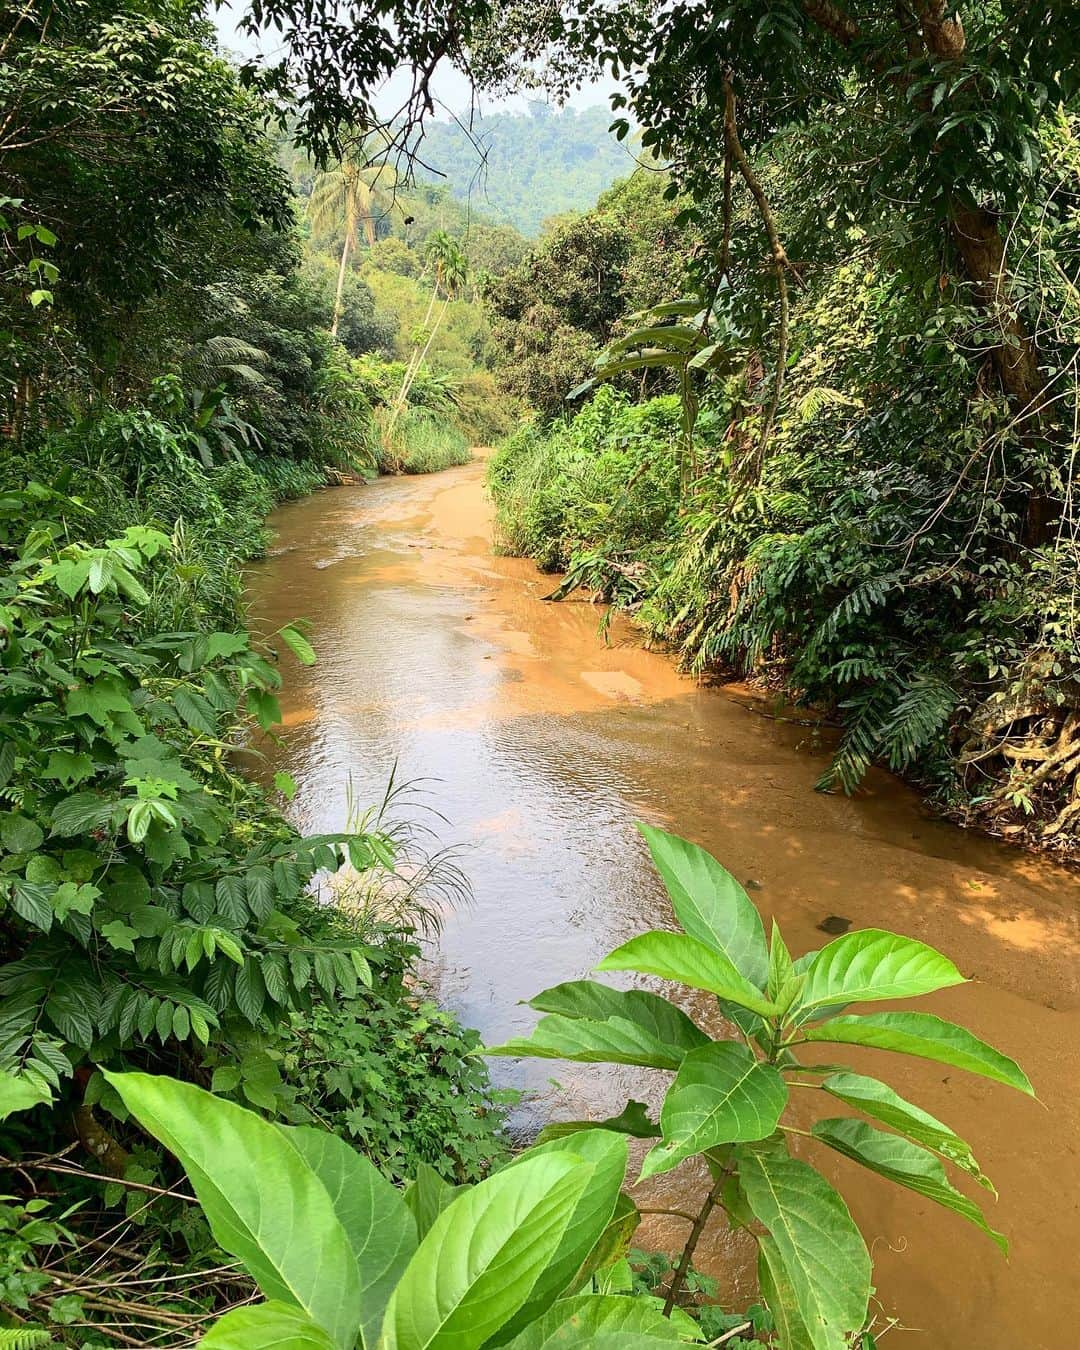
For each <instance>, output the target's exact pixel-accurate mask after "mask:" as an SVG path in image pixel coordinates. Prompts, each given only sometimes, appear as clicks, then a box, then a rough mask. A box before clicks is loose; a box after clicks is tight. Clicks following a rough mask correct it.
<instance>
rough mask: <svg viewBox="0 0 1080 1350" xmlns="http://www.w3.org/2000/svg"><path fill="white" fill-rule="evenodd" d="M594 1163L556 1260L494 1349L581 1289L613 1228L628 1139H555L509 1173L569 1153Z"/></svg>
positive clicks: (597, 1133)
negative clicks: (583, 1275)
mask: <svg viewBox="0 0 1080 1350" xmlns="http://www.w3.org/2000/svg"><path fill="white" fill-rule="evenodd" d="M568 1151H569V1152H571V1153H572V1154H573V1156H575V1157H578V1158H582V1159H584V1161H585V1162H587V1163H589V1164H591V1166H592V1169H593V1172H592V1176H591V1177H590V1179H589V1184H588V1185H587V1186H586V1187H585V1189H584V1190H583V1191H582V1193H581V1196H580V1198H579V1200H578V1202H577V1204H576V1205H575V1207H574V1211H573V1213H572V1214H571V1216H570V1220H569V1222H568V1223H567V1225H566V1231H565V1233H564V1234H563V1237H562V1240H561V1242H560V1243H559V1246H558V1248H557V1249H556V1251H555V1253H554V1255H553V1256H552V1257H551V1259H550V1261H549V1262H548V1264H547V1266H546V1267H545V1269H544V1271H543V1273H542V1274H541V1275H540V1278H539V1279H538V1280H537V1281H536V1284H535V1285H534V1286H533V1289H532V1292H531V1293H530V1295H529V1297H528V1299H527V1300H526V1302H525V1303H524V1304H523V1305H522V1307H521V1308H520V1309H519V1311H518V1312H517V1314H516V1315H515V1316H514V1317H512V1318H511V1319H510V1320H509V1321H508V1322H507V1323H506V1325H505V1326H504V1327H502V1328H500V1330H499V1332H498V1334H497V1335H496V1336H494V1337H493V1339H492V1343H493V1344H500V1343H501V1342H502V1341H504V1340H508V1339H509V1338H510V1337H511V1336H512V1335H515V1334H516V1333H517V1332H518V1331H520V1330H521V1329H522V1328H523V1327H525V1326H527V1325H528V1323H529V1322H531V1321H532V1320H533V1319H534V1318H536V1317H539V1316H540V1314H541V1313H542V1312H543V1311H544V1310H545V1309H546V1308H547V1307H548V1306H549V1305H550V1304H552V1303H553V1302H554V1301H555V1299H556V1298H558V1297H559V1295H560V1294H564V1293H566V1292H567V1291H568V1290H576V1289H577V1288H578V1287H580V1281H579V1279H578V1275H579V1272H580V1271H581V1268H582V1266H583V1265H584V1263H585V1262H586V1260H587V1258H588V1257H589V1255H590V1253H592V1251H593V1249H594V1248H595V1246H596V1244H597V1243H598V1242H599V1241H600V1239H601V1237H602V1236H603V1234H604V1231H605V1229H606V1228H607V1225H608V1224H609V1223H610V1221H611V1218H612V1215H613V1214H614V1213H615V1207H616V1204H617V1202H618V1199H619V1192H620V1189H621V1187H622V1184H623V1181H624V1179H625V1177H626V1163H627V1146H626V1137H625V1136H624V1135H620V1134H613V1133H612V1132H611V1131H609V1130H584V1131H582V1133H580V1134H577V1135H575V1136H574V1138H573V1140H572V1141H571V1142H569V1143H566V1142H564V1141H563V1140H559V1139H556V1140H553V1141H552V1142H551V1143H548V1144H541V1145H539V1146H538V1147H535V1148H531V1149H529V1151H528V1152H527V1153H523V1154H521V1155H520V1159H519V1160H515V1161H514V1162H512V1163H511V1164H510V1167H509V1169H508V1170H511V1171H512V1170H513V1169H514V1168H515V1167H521V1166H524V1160H526V1159H528V1160H530V1161H531V1160H532V1159H534V1158H538V1157H545V1156H550V1157H560V1156H564V1155H565V1154H566V1153H567V1152H568Z"/></svg>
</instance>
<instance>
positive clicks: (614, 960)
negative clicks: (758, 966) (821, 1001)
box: [596, 929, 776, 1017]
mask: <svg viewBox="0 0 1080 1350" xmlns="http://www.w3.org/2000/svg"><path fill="white" fill-rule="evenodd" d="M596 968H597V970H637V971H641V972H642V974H645V975H659V976H660V978H661V979H663V980H674V981H676V982H677V983H679V984H686V985H689V986H690V988H691V989H705V990H707V991H708V992H709V993H710V994H716V995H717V997H718V998H724V999H729V1000H730V1001H731V1002H732V1003H737V1004H739V1005H740V1007H743V1008H749V1009H750V1011H751V1012H756V1013H760V1014H761V1016H763V1017H769V1016H771V1015H772V1014H773V1013H774V1012H775V1011H776V1006H775V1004H773V1003H770V1002H769V1000H768V999H767V998H766V997H765V995H764V994H763V993H762V992H761V990H760V989H756V988H755V987H754V985H752V984H751V983H750V981H749V980H748V979H747V978H746V976H745V975H742V974H740V972H739V971H738V970H737V969H736V967H735V966H734V965H733V964H732V962H731V960H730V959H729V958H728V957H727V956H725V955H724V953H723V952H721V951H719V950H718V949H716V948H715V947H709V946H706V944H705V943H704V942H699V941H698V939H697V938H693V937H689V936H688V935H687V934H686V933H666V932H663V931H662V930H660V929H654V930H653V931H652V932H651V933H641V934H640V935H639V936H638V937H636V938H631V939H630V941H629V942H626V943H624V944H623V945H622V946H621V947H617V948H616V949H615V950H614V951H613V952H611V953H610V954H609V955H608V956H605V957H604V959H603V960H602V961H601V962H600V964H599V965H598V966H597V967H596ZM766 973H767V972H766Z"/></svg>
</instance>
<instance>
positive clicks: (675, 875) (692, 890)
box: [638, 824, 769, 988]
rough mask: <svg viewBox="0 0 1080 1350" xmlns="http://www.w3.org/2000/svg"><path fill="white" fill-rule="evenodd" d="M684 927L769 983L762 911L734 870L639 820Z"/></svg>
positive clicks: (760, 984)
mask: <svg viewBox="0 0 1080 1350" xmlns="http://www.w3.org/2000/svg"><path fill="white" fill-rule="evenodd" d="M638 829H639V830H640V831H641V833H642V835H643V836H644V838H645V842H646V843H647V844H648V846H649V852H650V853H651V854H652V860H653V862H654V863H655V864H656V870H657V871H658V872H659V873H660V876H661V877H662V878H663V882H664V886H665V889H666V890H667V893H668V895H669V896H670V898H671V906H672V908H673V909H674V911H675V917H676V918H677V919H678V920H679V923H680V924H681V925H682V928H683V930H684V931H685V932H686V933H689V935H690V936H691V937H693V938H697V940H698V941H699V942H704V943H705V945H706V946H709V947H715V948H716V950H717V951H720V952H723V953H724V955H725V956H726V957H727V958H728V960H729V961H730V962H731V964H732V965H733V966H735V968H736V969H737V970H739V971H740V972H741V973H742V974H743V975H745V976H746V978H747V979H748V980H749V981H750V983H751V984H754V985H757V986H758V988H764V987H765V979H766V977H767V975H768V970H769V955H768V951H767V949H766V946H765V929H764V927H763V926H762V922H761V915H760V914H759V913H758V912H757V909H756V907H755V906H754V904H753V902H752V901H751V899H750V897H749V896H748V895H747V894H746V892H745V891H744V890H743V888H742V887H741V886H740V885H739V883H738V882H737V881H736V880H735V878H734V877H733V876H732V875H731V873H730V872H728V871H725V869H724V868H723V867H721V866H720V864H719V863H718V862H717V861H716V859H715V858H714V857H713V856H712V855H711V854H710V853H706V852H705V850H704V849H703V848H700V847H699V846H698V845H697V844H691V843H690V842H689V841H688V840H686V839H680V838H679V836H678V835H675V834H668V833H667V831H666V830H658V829H656V828H655V827H654V826H652V825H641V824H639V825H638Z"/></svg>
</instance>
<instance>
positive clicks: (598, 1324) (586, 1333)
mask: <svg viewBox="0 0 1080 1350" xmlns="http://www.w3.org/2000/svg"><path fill="white" fill-rule="evenodd" d="M598 1335H609V1336H615V1335H618V1336H626V1337H629V1338H632V1337H634V1336H635V1335H640V1336H651V1337H654V1338H655V1339H657V1340H659V1341H663V1342H667V1343H668V1344H670V1343H672V1342H675V1343H678V1342H679V1341H680V1340H681V1339H682V1324H681V1323H680V1324H679V1325H676V1324H675V1323H674V1322H672V1321H671V1320H670V1319H669V1318H667V1317H665V1316H664V1314H663V1313H662V1312H661V1311H660V1309H659V1308H657V1307H655V1306H654V1305H653V1304H651V1303H648V1302H646V1300H644V1299H639V1298H627V1297H626V1296H625V1295H623V1294H579V1295H578V1296H577V1297H576V1298H564V1299H560V1300H559V1301H558V1303H556V1304H555V1305H554V1307H552V1308H549V1309H548V1311H547V1312H546V1313H545V1314H544V1315H543V1317H541V1318H538V1319H537V1321H535V1322H533V1323H532V1324H531V1325H530V1326H528V1327H526V1328H525V1330H524V1331H522V1332H521V1333H520V1334H519V1335H517V1336H515V1337H514V1339H513V1340H512V1341H511V1342H510V1343H509V1345H508V1347H507V1350H549V1347H552V1350H553V1348H554V1347H555V1346H563V1345H573V1346H578V1347H580V1346H584V1345H592V1344H593V1338H594V1337H596V1336H598ZM628 1344H631V1345H632V1344H633V1342H632V1340H631V1341H629V1342H628Z"/></svg>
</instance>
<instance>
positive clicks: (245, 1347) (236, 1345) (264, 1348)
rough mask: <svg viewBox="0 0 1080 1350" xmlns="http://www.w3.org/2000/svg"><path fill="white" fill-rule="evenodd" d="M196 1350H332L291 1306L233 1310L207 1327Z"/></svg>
mask: <svg viewBox="0 0 1080 1350" xmlns="http://www.w3.org/2000/svg"><path fill="white" fill-rule="evenodd" d="M199 1347H200V1350H334V1342H333V1341H332V1340H331V1339H330V1337H329V1335H327V1333H326V1332H325V1331H324V1330H323V1329H322V1327H321V1326H319V1324H318V1323H317V1322H313V1321H312V1320H311V1318H310V1317H308V1315H307V1314H306V1313H304V1312H301V1311H300V1309H299V1308H294V1307H293V1306H292V1304H291V1303H256V1304H254V1305H253V1306H251V1307H248V1308H234V1309H233V1311H232V1312H228V1313H226V1314H225V1316H224V1317H222V1318H219V1319H218V1321H216V1322H215V1323H214V1325H213V1326H212V1327H211V1328H210V1330H209V1331H208V1332H207V1333H206V1335H205V1336H204V1337H203V1338H202V1340H201V1341H200V1342H199Z"/></svg>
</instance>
